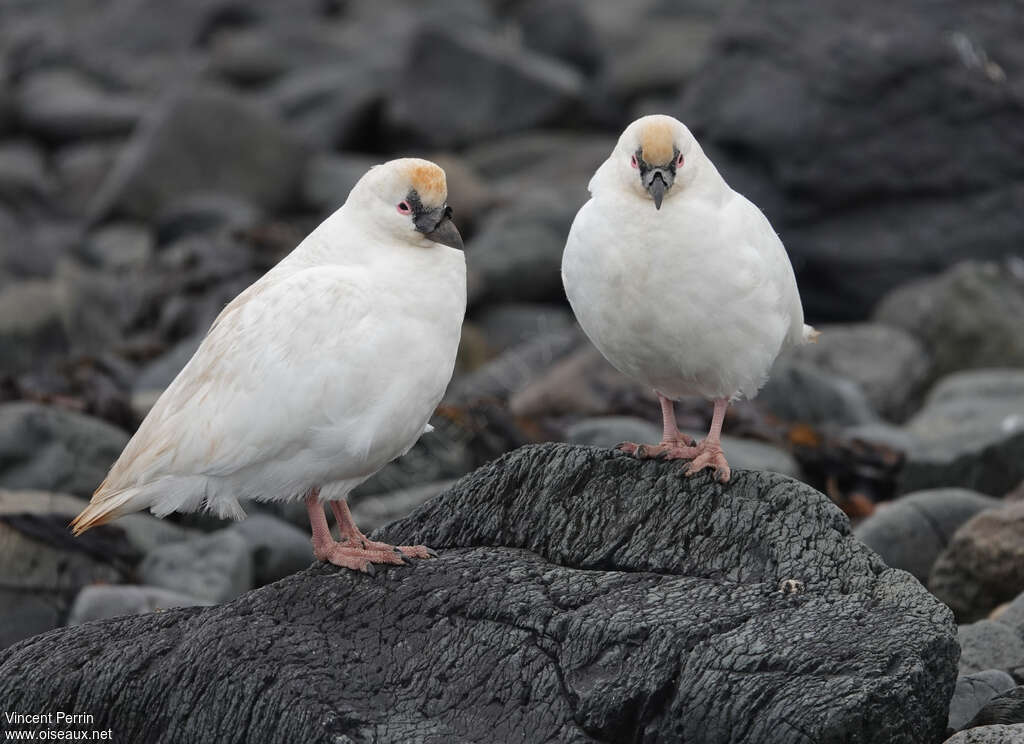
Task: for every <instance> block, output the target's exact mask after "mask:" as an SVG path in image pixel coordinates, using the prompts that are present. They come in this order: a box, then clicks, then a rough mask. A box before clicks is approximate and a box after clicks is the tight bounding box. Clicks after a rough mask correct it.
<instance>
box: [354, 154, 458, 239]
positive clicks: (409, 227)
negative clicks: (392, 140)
mask: <svg viewBox="0 0 1024 744" xmlns="http://www.w3.org/2000/svg"><path fill="white" fill-rule="evenodd" d="M349 201H350V202H352V201H355V202H356V203H358V204H359V206H360V210H361V211H362V212H363V213H364V214H366V215H367V216H369V217H370V218H371V219H372V220H373V221H374V223H375V224H376V225H377V226H378V227H379V228H383V229H384V230H386V231H387V232H388V233H390V234H392V235H393V236H395V237H396V238H398V239H400V240H405V241H408V242H411V243H413V244H418V245H423V246H429V245H430V244H431V243H440V244H441V245H447V246H449V247H451V248H457V249H459V250H462V247H463V246H462V236H461V235H459V231H458V229H457V228H456V227H455V223H453V222H452V208H451V207H449V206H448V184H447V182H446V180H445V176H444V171H443V170H442V169H441V167H440V166H438V165H436V164H434V163H431V162H430V161H429V160H420V159H419V158H401V159H399V160H390V161H388V162H387V163H383V164H381V165H375V166H373V167H372V168H370V170H369V171H367V172H366V175H364V176H363V177H362V178H361V179H359V183H357V184H356V185H355V188H353V189H352V193H351V194H350V195H349Z"/></svg>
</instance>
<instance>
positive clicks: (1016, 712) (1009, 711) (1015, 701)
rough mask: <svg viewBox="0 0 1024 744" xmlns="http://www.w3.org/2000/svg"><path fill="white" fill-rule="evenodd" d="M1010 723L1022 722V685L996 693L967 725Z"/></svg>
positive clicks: (1023, 709) (1023, 701) (1023, 698)
mask: <svg viewBox="0 0 1024 744" xmlns="http://www.w3.org/2000/svg"><path fill="white" fill-rule="evenodd" d="M1012 724H1024V686H1017V687H1014V688H1013V689H1011V690H1007V691H1005V692H1002V693H1000V694H998V695H996V696H995V697H994V698H992V699H991V700H989V701H988V702H987V703H985V705H984V707H983V708H982V709H981V710H979V711H978V713H977V715H975V716H974V718H972V719H971V720H970V722H969V723H968V724H967V725H968V726H969V727H974V726H999V725H1012ZM1022 733H1024V732H1022Z"/></svg>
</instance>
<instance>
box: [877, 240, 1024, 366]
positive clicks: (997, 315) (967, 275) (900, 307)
mask: <svg viewBox="0 0 1024 744" xmlns="http://www.w3.org/2000/svg"><path fill="white" fill-rule="evenodd" d="M1022 317H1024V258H1022V257H1020V256H1017V257H1015V258H1011V259H1008V260H1007V261H1005V262H1003V263H994V262H981V261H967V262H965V263H962V264H958V265H957V266H954V267H953V268H951V269H949V270H948V271H946V272H945V273H943V274H940V275H939V276H936V277H930V278H926V279H919V280H917V281H915V282H911V283H909V284H907V285H905V286H902V287H899V288H897V289H894V290H893V291H892V292H890V293H889V294H888V295H886V296H885V297H884V298H883V299H882V301H881V302H880V303H879V305H878V308H877V309H876V310H875V318H876V319H878V320H880V321H881V322H883V323H888V324H890V325H893V326H898V327H900V328H904V329H906V330H907V332H909V333H912V334H913V335H914V336H916V337H917V338H919V339H921V341H922V342H923V343H924V345H925V346H926V347H927V348H928V350H929V351H930V353H931V355H932V358H933V360H934V369H933V371H932V374H933V376H934V377H941V376H944V375H948V374H949V373H951V372H956V371H959V370H963V369H977V368H979V367H1019V366H1024V326H1022V324H1021V323H1020V322H1019V321H1020V318H1022Z"/></svg>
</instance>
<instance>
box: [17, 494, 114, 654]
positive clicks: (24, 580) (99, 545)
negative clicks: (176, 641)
mask: <svg viewBox="0 0 1024 744" xmlns="http://www.w3.org/2000/svg"><path fill="white" fill-rule="evenodd" d="M7 502H8V499H7V494H6V493H4V492H2V491H0V599H2V600H3V601H2V603H0V648H4V647H6V646H9V645H11V644H13V643H16V642H18V641H20V640H21V639H23V638H28V637H29V636H33V635H36V634H38V633H43V632H45V631H47V630H50V629H51V628H55V627H57V626H58V625H60V624H61V623H62V622H63V620H64V618H65V617H66V615H67V611H68V607H69V606H70V604H71V600H72V599H74V597H75V595H76V594H77V593H78V590H79V589H81V588H82V587H83V586H86V585H88V584H92V583H96V582H117V581H121V580H123V579H124V577H125V573H126V570H125V569H126V567H125V566H124V565H117V564H116V563H115V562H114V561H112V560H111V556H112V555H114V554H116V553H117V552H118V551H119V550H122V549H125V548H126V547H127V546H126V545H125V544H124V542H123V535H121V534H120V533H119V531H117V530H104V529H101V530H98V531H97V533H96V534H94V535H91V536H90V538H89V539H88V540H82V541H75V540H74V539H73V538H72V537H71V534H70V532H68V530H67V519H66V518H65V517H64V516H63V515H56V516H55V515H46V514H28V515H26V514H21V513H17V512H13V511H11V510H10V506H9V504H8V503H7Z"/></svg>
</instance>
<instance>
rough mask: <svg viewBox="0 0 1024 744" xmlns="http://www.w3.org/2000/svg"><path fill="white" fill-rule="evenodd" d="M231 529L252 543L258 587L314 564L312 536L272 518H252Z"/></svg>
mask: <svg viewBox="0 0 1024 744" xmlns="http://www.w3.org/2000/svg"><path fill="white" fill-rule="evenodd" d="M229 529H231V530H233V531H234V532H237V533H238V534H239V535H241V536H242V537H244V538H245V539H246V541H247V542H248V543H249V548H250V549H251V551H252V567H253V580H254V581H255V582H256V586H263V585H264V584H269V583H271V582H273V581H277V580H278V579H281V578H284V577H285V576H288V575H290V574H293V573H295V572H296V571H301V570H302V569H303V568H306V567H307V566H309V564H310V563H312V562H313V560H314V558H313V547H312V544H311V543H310V535H309V532H308V531H303V530H300V529H298V528H296V527H294V526H293V525H290V524H288V523H287V522H285V521H282V520H280V519H277V518H276V517H272V516H270V515H269V514H252V515H250V516H248V517H246V518H245V519H243V520H242V521H241V522H239V523H238V524H236V525H234V526H233V527H230V528H229Z"/></svg>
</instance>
